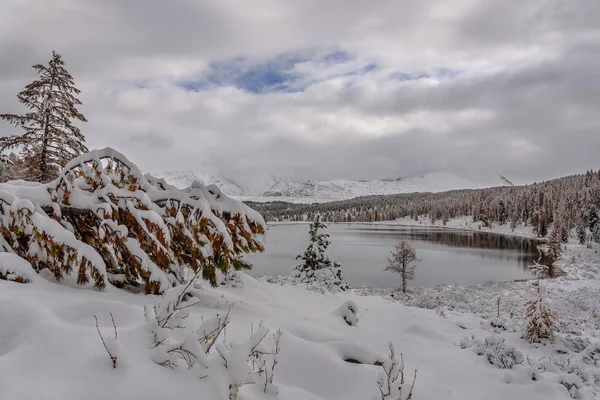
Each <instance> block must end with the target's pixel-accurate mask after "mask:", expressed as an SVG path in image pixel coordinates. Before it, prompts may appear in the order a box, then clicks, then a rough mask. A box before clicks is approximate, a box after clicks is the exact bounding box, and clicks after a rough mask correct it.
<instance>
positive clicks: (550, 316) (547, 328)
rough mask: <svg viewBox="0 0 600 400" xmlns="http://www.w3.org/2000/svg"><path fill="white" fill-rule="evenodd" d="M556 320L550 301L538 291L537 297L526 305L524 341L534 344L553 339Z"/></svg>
mask: <svg viewBox="0 0 600 400" xmlns="http://www.w3.org/2000/svg"><path fill="white" fill-rule="evenodd" d="M555 320H556V314H555V313H554V311H553V310H552V308H551V307H550V303H549V301H548V299H546V297H545V296H544V295H543V293H542V292H541V291H540V290H539V289H538V293H537V295H536V296H535V297H534V298H533V299H531V300H529V301H528V302H527V303H526V304H525V315H524V326H523V339H526V340H529V341H530V342H532V343H533V342H540V341H542V340H544V339H552V337H553V335H554V325H555Z"/></svg>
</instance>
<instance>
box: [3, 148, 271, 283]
mask: <svg viewBox="0 0 600 400" xmlns="http://www.w3.org/2000/svg"><path fill="white" fill-rule="evenodd" d="M264 230H265V223H264V220H263V218H262V217H261V216H260V214H258V213H257V212H255V211H254V210H252V209H251V208H249V207H247V206H246V205H244V204H243V203H241V202H239V201H236V200H234V199H232V198H230V197H228V196H226V195H224V194H223V193H222V192H221V191H220V190H219V188H218V187H216V186H214V185H211V186H204V185H203V184H201V183H199V182H194V183H193V184H192V185H191V186H190V187H188V188H185V189H177V188H175V187H174V186H171V185H168V184H167V183H166V182H165V181H164V180H162V179H157V178H154V177H152V176H150V175H145V176H144V175H142V173H141V172H140V170H139V169H138V168H137V166H135V165H134V164H133V163H132V162H130V161H129V160H128V159H127V158H126V157H125V156H124V155H122V154H121V153H119V152H117V151H115V150H113V149H111V148H105V149H102V150H95V151H91V152H89V153H87V154H84V155H82V156H80V157H78V158H76V159H74V160H72V161H71V162H70V163H69V164H68V165H67V166H66V167H65V169H64V171H63V172H62V174H61V175H60V176H59V178H58V179H56V180H55V181H53V182H50V183H48V184H31V183H29V182H22V181H14V182H9V183H5V184H0V248H1V250H2V251H4V252H8V253H14V254H15V255H17V256H19V257H21V258H23V259H25V260H27V261H28V262H29V263H30V264H31V266H32V267H33V269H34V270H35V271H36V272H38V273H39V272H40V271H44V272H45V273H46V274H49V275H52V276H53V277H54V278H55V279H56V280H64V281H67V282H68V283H77V284H79V285H92V284H93V286H95V287H96V288H98V289H102V288H104V287H105V286H106V283H107V282H108V281H110V282H111V283H112V284H114V285H115V286H119V287H129V288H131V289H134V288H139V290H141V289H143V290H144V291H145V292H146V293H156V294H157V293H161V292H162V291H164V290H165V289H166V288H168V287H171V286H173V285H175V284H178V283H182V282H184V281H185V278H186V276H187V275H188V272H190V271H194V272H197V271H201V275H202V277H203V278H204V279H206V280H208V281H210V282H211V283H212V284H213V285H215V284H216V271H217V270H221V271H223V272H227V271H228V270H229V269H230V268H232V269H235V270H240V269H247V268H249V267H250V266H249V265H248V264H247V263H245V262H243V261H242V260H241V255H242V254H244V253H248V252H255V251H262V250H263V248H262V246H261V244H260V243H259V242H258V241H257V240H256V237H255V236H256V235H257V234H262V233H264ZM7 272H8V271H7ZM17 276H20V275H18V274H14V273H10V274H9V273H4V274H2V275H0V278H2V277H4V278H2V279H5V280H10V278H11V277H17ZM15 280H16V278H15ZM20 281H25V279H22V278H21V279H20Z"/></svg>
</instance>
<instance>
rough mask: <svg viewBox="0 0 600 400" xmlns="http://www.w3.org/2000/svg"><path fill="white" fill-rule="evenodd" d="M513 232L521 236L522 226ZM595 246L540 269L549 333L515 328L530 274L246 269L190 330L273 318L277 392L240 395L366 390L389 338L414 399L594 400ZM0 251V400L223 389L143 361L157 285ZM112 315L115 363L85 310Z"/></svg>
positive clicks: (268, 322) (205, 303) (176, 394)
mask: <svg viewBox="0 0 600 400" xmlns="http://www.w3.org/2000/svg"><path fill="white" fill-rule="evenodd" d="M413 222H414V221H413ZM405 223H408V221H407V222H405ZM461 223H462V224H463V227H465V228H469V226H465V225H464V223H468V221H462V222H459V221H454V222H452V221H451V222H450V223H449V224H448V226H453V225H455V224H456V226H457V227H461ZM471 228H472V227H471ZM476 229H477V228H476ZM511 233H512V232H511ZM515 233H518V234H523V235H527V228H525V229H524V230H523V231H520V230H517V232H515ZM598 251H600V247H599V246H598V245H593V246H592V248H591V249H590V248H587V247H586V246H580V245H578V244H569V245H568V246H567V250H566V252H565V255H564V261H563V269H564V270H565V272H566V275H565V276H562V277H559V278H556V279H553V280H544V281H542V285H543V286H544V287H545V288H546V289H547V290H548V292H549V297H550V299H551V300H552V304H553V306H554V308H555V309H556V310H557V312H558V314H559V318H560V322H559V325H558V327H559V332H558V334H557V338H556V340H555V341H554V343H552V344H545V345H544V344H542V345H534V344H530V343H528V342H526V341H524V340H523V339H521V338H520V322H521V316H522V312H523V305H524V302H525V300H526V299H528V298H529V297H530V296H532V295H533V293H534V291H535V288H534V282H533V281H531V282H515V283H503V284H494V285H482V286H443V287H436V288H427V289H422V290H418V289H415V291H414V292H413V293H411V294H410V295H408V296H406V297H403V296H401V295H398V294H397V293H392V292H389V291H385V292H383V291H377V290H370V289H357V290H355V291H354V292H351V293H337V294H332V293H327V294H320V293H317V292H313V291H308V290H306V289H305V288H304V287H302V286H293V285H288V284H283V285H280V284H273V283H268V282H266V281H265V280H259V281H257V280H255V279H253V278H251V277H249V276H247V275H242V283H243V285H236V286H235V287H226V286H221V287H219V288H216V289H213V288H210V287H209V286H208V285H206V284H203V285H202V288H200V289H198V290H197V291H196V292H195V295H196V296H197V297H198V299H199V303H198V304H197V305H195V306H193V307H190V308H189V309H188V311H190V313H191V315H190V317H189V318H188V320H187V324H189V325H190V326H191V327H193V328H195V327H197V326H199V325H200V324H201V323H202V321H203V318H204V319H207V318H210V317H214V316H215V315H216V314H219V315H224V314H225V313H226V311H227V309H228V308H229V307H231V306H232V311H231V324H230V325H229V326H228V327H227V328H226V332H225V336H224V340H226V341H227V342H232V341H244V340H247V339H248V338H249V337H250V335H251V332H252V331H256V329H257V327H258V325H259V323H260V322H262V323H263V324H264V325H265V326H266V327H267V328H269V329H270V331H271V332H275V331H276V330H277V329H281V330H282V332H283V336H282V339H281V352H280V354H279V356H278V365H277V367H276V369H275V377H274V382H273V383H274V384H276V385H277V386H278V387H279V394H278V395H277V396H274V395H266V394H264V393H263V391H262V386H261V384H260V382H259V383H257V384H254V385H246V386H242V389H241V391H240V395H239V397H238V399H239V400H244V399H246V400H257V399H288V400H318V399H320V400H330V399H331V400H336V399H340V400H342V399H343V400H353V399H356V400H365V399H367V400H368V399H371V398H373V397H372V396H373V395H376V396H378V393H379V391H378V387H377V376H378V373H379V372H380V371H382V368H381V367H380V366H378V365H374V364H375V363H376V362H377V361H380V362H381V361H384V360H385V358H386V354H387V348H388V342H391V343H393V345H394V347H395V349H396V352H397V353H398V354H399V353H402V354H403V359H404V364H405V366H406V370H405V374H406V377H407V380H408V381H409V382H410V381H412V377H413V371H414V370H415V369H417V370H418V373H417V379H416V384H415V389H414V393H413V399H414V400H438V399H457V400H458V399H460V400H480V399H489V400H496V399H497V400H506V399H532V400H537V399H540V400H542V399H544V400H547V399H569V398H579V399H590V400H591V399H594V398H598V394H599V393H600V348H598V347H594V346H598V343H599V341H600V340H599V338H600V317H599V316H598V314H599V313H600V310H598V309H597V308H596V307H598V308H600V281H598V280H597V278H598V277H599V276H600V262H599V261H600V256H599V255H598ZM0 261H1V262H0V267H2V268H0V272H2V271H4V273H5V274H8V273H10V274H19V273H21V274H22V275H24V276H26V277H28V278H29V280H31V282H30V283H26V284H22V283H15V282H7V281H2V280H0V399H10V400H20V399H36V400H38V399H40V400H44V399H61V400H71V399H73V400H74V399H77V400H79V399H98V400H105V399H108V398H110V399H144V400H151V399H157V400H158V399H161V400H162V399H178V398H196V399H201V400H205V399H206V400H220V399H226V398H227V395H226V393H227V388H225V387H223V386H222V382H221V381H219V380H218V379H217V377H212V376H209V377H208V378H206V379H198V377H197V376H193V375H191V374H188V373H186V371H185V370H172V369H169V368H167V367H163V366H159V365H157V364H155V363H154V362H153V361H152V359H151V353H150V345H151V338H150V333H149V332H148V329H147V327H146V322H145V319H144V307H143V306H144V305H145V304H152V303H154V301H155V296H145V295H135V294H131V293H126V292H124V291H121V290H118V289H116V288H112V287H108V288H107V289H106V290H105V291H103V292H97V291H94V290H89V289H81V288H73V287H69V286H65V285H60V284H57V283H53V282H50V281H48V280H46V279H44V277H42V276H37V275H33V276H32V274H31V273H32V271H30V270H28V269H27V265H26V263H25V264H23V263H20V264H19V263H16V262H15V260H14V256H11V255H8V254H2V256H1V260H0ZM10 265H14V266H13V267H12V268H9V266H10ZM376 292H377V294H381V295H372V294H375V293H376ZM379 292H381V293H379ZM498 297H500V298H501V302H500V317H499V318H498V317H497V316H496V313H497V308H496V307H497V303H496V300H497V298H498ZM349 300H351V301H353V302H354V303H356V305H357V307H358V312H357V316H358V325H357V326H349V325H348V324H347V323H346V322H345V321H344V320H343V319H342V317H341V316H340V315H339V313H338V312H336V310H337V309H338V308H339V307H340V306H342V305H343V304H344V303H345V302H346V301H349ZM403 303H405V304H410V305H418V306H420V307H425V308H418V307H411V306H407V305H405V304H403ZM427 308H430V309H427ZM111 313H112V315H113V316H114V320H115V324H116V326H117V329H118V343H119V347H120V352H121V354H120V356H119V359H118V363H117V367H116V368H114V369H113V367H112V363H111V360H110V359H109V357H108V355H107V353H106V351H105V349H104V347H103V345H102V342H101V340H100V338H99V336H98V333H97V331H96V326H95V320H94V316H97V317H98V320H99V325H100V329H101V331H102V332H103V334H104V336H106V337H109V336H111V335H112V332H113V325H112V322H111V317H110V314H111ZM494 316H496V317H494ZM486 338H488V339H487V341H486ZM345 359H346V360H353V361H355V362H360V363H361V364H357V363H355V362H346V361H344V360H345ZM498 365H500V366H504V367H511V368H499V367H498ZM213 378H214V379H213ZM567 388H569V389H570V390H571V392H570V393H569V391H568V389H567ZM594 396H596V397H594ZM375 398H377V399H379V398H380V397H375Z"/></svg>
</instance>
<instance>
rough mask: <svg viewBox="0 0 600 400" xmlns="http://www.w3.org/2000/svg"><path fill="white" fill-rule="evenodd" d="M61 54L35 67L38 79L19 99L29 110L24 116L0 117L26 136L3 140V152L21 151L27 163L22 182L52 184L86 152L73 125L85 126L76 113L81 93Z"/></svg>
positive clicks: (0, 142) (0, 143)
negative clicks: (78, 97) (64, 169)
mask: <svg viewBox="0 0 600 400" xmlns="http://www.w3.org/2000/svg"><path fill="white" fill-rule="evenodd" d="M64 64H65V63H64V61H63V60H62V58H61V56H60V54H58V53H55V52H52V59H51V60H50V62H49V63H48V65H47V66H46V65H42V64H36V65H34V66H33V68H34V69H35V70H36V71H37V73H38V75H39V79H37V80H35V81H33V82H32V83H30V84H29V85H27V86H26V87H25V90H23V91H22V92H21V93H19V94H18V95H17V97H18V99H19V102H20V103H21V104H23V105H24V106H25V107H27V108H28V109H29V112H27V113H26V114H23V115H17V114H1V115H0V119H3V120H6V121H8V122H9V123H12V124H14V125H16V126H19V127H21V128H23V130H24V131H25V133H24V134H23V135H13V136H10V137H6V138H2V140H1V141H0V150H5V149H8V148H15V147H19V148H21V149H22V150H21V151H22V157H23V159H24V166H25V168H24V170H23V171H22V174H23V179H27V180H32V181H38V182H50V181H51V180H53V179H54V178H56V177H57V176H58V174H59V172H60V170H61V169H62V168H63V167H64V166H65V165H67V163H68V162H69V161H70V160H71V159H73V158H75V157H77V156H78V155H80V154H83V153H85V152H87V151H88V150H87V147H86V146H85V144H84V141H85V138H84V137H83V135H82V134H81V132H80V130H79V128H77V127H76V126H75V125H73V123H72V122H71V121H72V120H73V119H77V120H79V121H82V122H85V121H86V119H85V117H84V116H83V114H81V113H80V112H79V111H78V110H77V106H78V105H80V104H81V102H80V101H79V100H78V99H77V97H75V96H76V95H77V94H79V93H80V91H79V89H77V88H76V87H75V84H74V82H73V77H72V76H71V74H69V72H67V70H66V69H65V68H64Z"/></svg>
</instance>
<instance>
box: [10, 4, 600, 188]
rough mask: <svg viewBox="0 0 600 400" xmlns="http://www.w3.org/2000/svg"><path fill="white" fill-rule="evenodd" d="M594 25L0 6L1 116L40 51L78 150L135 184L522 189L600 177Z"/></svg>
mask: <svg viewBox="0 0 600 400" xmlns="http://www.w3.org/2000/svg"><path fill="white" fill-rule="evenodd" d="M599 21H600V1H598V0H563V1H561V0H514V1H513V0H485V1H482V0H445V1H442V0H439V1H438V0H419V1H408V0H369V1H366V0H362V1H359V0H295V1H288V0H237V1H235V0H170V1H167V0H1V1H0V112H21V111H23V110H22V109H21V108H20V105H19V104H18V103H17V100H16V94H17V93H18V92H19V91H20V90H21V89H22V88H23V87H24V85H25V84H27V83H29V82H30V81H32V80H33V79H34V77H35V75H34V74H35V71H34V70H33V69H32V68H30V66H31V65H33V64H35V63H40V62H47V61H48V60H49V59H50V55H51V51H52V50H53V49H55V50H56V51H57V52H59V53H61V54H62V55H63V58H64V60H65V62H66V67H67V69H68V70H69V71H70V72H71V73H72V74H73V75H74V78H75V82H76V84H77V85H78V87H79V88H80V89H81V90H82V93H81V96H80V99H81V100H82V102H83V106H82V108H81V111H82V112H83V113H84V115H85V116H86V117H87V119H88V120H89V122H88V123H86V124H82V125H80V127H81V128H82V131H83V132H84V134H85V135H86V138H87V141H88V145H89V147H90V148H98V147H104V146H111V147H115V148H116V149H118V150H120V151H121V152H123V153H125V154H127V155H128V156H129V158H130V159H132V160H133V161H135V162H136V163H138V164H139V165H140V167H141V168H142V169H146V170H152V171H161V170H178V169H185V170H199V171H201V170H202V169H204V168H209V169H216V170H217V171H219V172H220V173H221V174H222V175H225V176H229V177H236V176H248V175H251V174H257V175H267V174H277V175H287V176H291V177H293V178H298V179H313V178H314V179H329V178H347V179H373V178H383V177H396V176H413V175H417V174H421V173H425V172H429V171H435V170H448V171H453V172H455V173H458V174H460V175H463V176H466V177H470V178H472V179H486V177H490V176H494V175H495V174H498V173H501V174H504V175H506V176H507V177H509V178H510V179H512V180H514V181H517V182H528V181H533V180H540V179H547V178H552V177H557V176H561V175H566V174H571V173H579V172H584V171H585V170H586V169H590V168H595V169H597V168H599V167H600V131H599V128H600V111H599V110H600V107H599V106H600V22H599ZM17 132H18V131H17V130H15V128H13V127H12V126H10V125H8V124H6V123H0V135H2V136H4V135H8V134H13V133H17Z"/></svg>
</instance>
